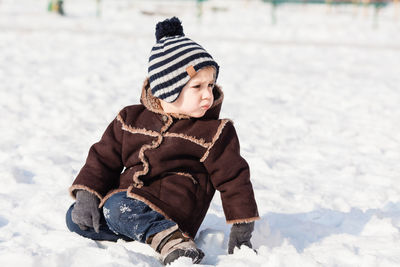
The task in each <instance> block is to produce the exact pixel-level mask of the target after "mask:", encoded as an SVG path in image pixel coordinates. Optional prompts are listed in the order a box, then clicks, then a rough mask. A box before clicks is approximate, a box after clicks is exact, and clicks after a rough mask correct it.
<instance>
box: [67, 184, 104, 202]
mask: <svg viewBox="0 0 400 267" xmlns="http://www.w3.org/2000/svg"><path fill="white" fill-rule="evenodd" d="M75 190H85V191H88V192H90V193H92V194H94V195H96V197H98V198H99V199H100V201H101V200H102V199H103V197H102V196H101V195H100V194H99V193H98V192H96V191H94V190H93V189H91V188H89V187H88V186H86V185H80V184H77V185H72V186H71V187H70V188H69V194H70V195H71V197H72V198H73V199H76V195H75V193H74V191H75Z"/></svg>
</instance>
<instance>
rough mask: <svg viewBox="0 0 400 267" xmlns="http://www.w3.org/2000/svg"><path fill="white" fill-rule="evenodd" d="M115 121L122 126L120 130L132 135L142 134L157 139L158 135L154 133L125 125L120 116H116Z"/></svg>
mask: <svg viewBox="0 0 400 267" xmlns="http://www.w3.org/2000/svg"><path fill="white" fill-rule="evenodd" d="M117 120H118V121H119V122H120V123H121V124H122V130H124V131H127V132H130V133H133V134H144V135H148V136H152V137H158V136H159V134H158V133H157V132H155V131H151V130H146V129H140V128H133V127H132V126H130V125H127V124H125V122H124V120H123V119H122V117H121V115H120V114H118V116H117Z"/></svg>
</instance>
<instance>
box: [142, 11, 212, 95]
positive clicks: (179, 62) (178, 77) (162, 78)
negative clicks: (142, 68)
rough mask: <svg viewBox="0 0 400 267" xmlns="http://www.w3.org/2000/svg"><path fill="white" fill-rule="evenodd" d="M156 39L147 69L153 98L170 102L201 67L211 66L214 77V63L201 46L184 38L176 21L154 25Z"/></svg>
mask: <svg viewBox="0 0 400 267" xmlns="http://www.w3.org/2000/svg"><path fill="white" fill-rule="evenodd" d="M156 40H157V43H156V44H155V45H154V46H153V48H152V50H151V53H150V58H149V69H148V75H149V82H150V88H151V93H152V94H153V95H154V96H155V97H157V98H159V99H162V100H164V101H166V102H169V103H172V102H174V101H175V100H176V99H177V98H178V97H179V94H180V93H181V91H182V89H183V87H184V86H185V85H186V83H187V82H188V81H189V80H190V78H191V77H193V76H194V75H196V72H197V71H199V70H200V69H202V68H204V67H208V66H212V67H214V68H215V70H216V78H217V77H218V71H219V66H218V64H217V62H215V61H214V59H213V58H212V56H211V55H210V54H208V53H207V51H206V50H205V49H204V48H203V47H201V46H200V45H199V44H197V43H196V42H194V41H192V40H191V39H189V38H187V37H185V34H184V33H183V27H182V23H181V21H180V20H179V19H178V18H176V17H173V18H171V19H166V20H164V21H162V22H159V23H157V25H156Z"/></svg>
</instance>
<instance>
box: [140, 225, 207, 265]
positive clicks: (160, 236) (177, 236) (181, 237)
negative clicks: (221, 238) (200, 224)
mask: <svg viewBox="0 0 400 267" xmlns="http://www.w3.org/2000/svg"><path fill="white" fill-rule="evenodd" d="M146 243H148V244H150V246H151V247H152V248H153V249H154V250H155V251H157V252H158V253H160V254H161V257H162V262H163V263H164V264H165V265H167V264H169V263H171V262H173V261H175V260H176V259H178V258H180V257H189V258H191V259H192V262H193V263H200V261H201V260H202V259H203V257H204V253H203V251H201V250H200V249H198V248H197V247H196V244H195V243H194V242H193V240H192V239H191V238H190V237H188V236H186V235H185V234H183V233H182V231H181V230H179V229H178V226H177V225H175V226H173V227H171V228H168V229H166V230H164V231H161V232H159V233H157V234H155V235H154V236H152V237H150V238H149V239H148V240H147V241H146Z"/></svg>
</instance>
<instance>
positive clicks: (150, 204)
mask: <svg viewBox="0 0 400 267" xmlns="http://www.w3.org/2000/svg"><path fill="white" fill-rule="evenodd" d="M132 187H133V186H130V187H129V188H128V192H127V196H128V197H131V198H134V199H137V200H140V201H142V202H143V203H145V204H146V205H147V206H149V207H150V208H151V209H152V210H154V211H156V212H158V213H160V214H161V215H162V216H164V217H165V219H167V220H170V221H172V219H171V218H170V217H169V216H168V215H167V214H166V213H165V212H164V211H163V210H162V209H160V208H159V207H158V206H156V205H154V204H153V203H151V202H150V201H149V200H147V199H146V198H145V197H142V196H139V195H138V194H135V193H132V191H131V190H132Z"/></svg>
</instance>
